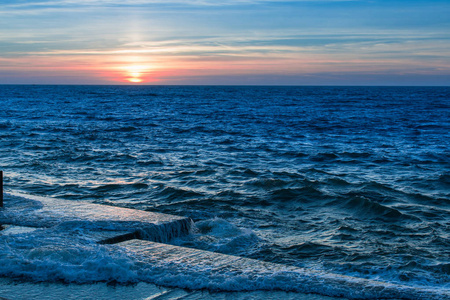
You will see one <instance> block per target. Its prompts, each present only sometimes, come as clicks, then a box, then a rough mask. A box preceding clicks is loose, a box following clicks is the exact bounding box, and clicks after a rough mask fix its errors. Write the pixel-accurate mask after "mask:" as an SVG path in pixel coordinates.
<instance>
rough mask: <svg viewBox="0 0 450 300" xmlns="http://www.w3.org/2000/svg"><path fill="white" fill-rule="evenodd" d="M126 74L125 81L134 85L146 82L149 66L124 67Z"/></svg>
mask: <svg viewBox="0 0 450 300" xmlns="http://www.w3.org/2000/svg"><path fill="white" fill-rule="evenodd" d="M124 70H125V72H126V76H125V80H126V81H128V82H132V83H140V82H144V81H146V80H145V77H146V75H147V74H148V70H149V66H147V65H130V66H126V67H124Z"/></svg>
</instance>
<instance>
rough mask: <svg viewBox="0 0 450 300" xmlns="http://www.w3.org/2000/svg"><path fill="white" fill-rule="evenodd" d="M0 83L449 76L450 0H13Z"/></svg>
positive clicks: (3, 22) (392, 80)
mask: <svg viewBox="0 0 450 300" xmlns="http://www.w3.org/2000/svg"><path fill="white" fill-rule="evenodd" d="M0 28H1V30H0V84H2V83H3V84H5V83H6V84H8V83H18V84H22V83H36V84H258V85H259V84H261V85H270V84H274V85H450V54H449V53H450V51H449V50H448V49H450V30H449V29H450V1H439V0H436V1H433V0H430V1H422V0H417V1H414V0H413V1H396V0H394V1H356V0H355V1H351V0H347V1H344V0H342V1H341V0H334V1H332V0H315V1H314V0H310V1H306V0H305V1H263V0H254V1H247V0H241V1H238V0H232V1H225V0H222V1H221V0H218V1H212V0H203V1H202V0H198V1H183V0H168V1H162V0H136V1H131V0H121V1H118V0H95V1H94V0H78V1H77V0H55V1H45V0H41V1H39V0H33V1H12V0H6V1H5V0H3V1H2V4H0Z"/></svg>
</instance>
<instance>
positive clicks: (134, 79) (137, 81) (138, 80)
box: [128, 77, 142, 83]
mask: <svg viewBox="0 0 450 300" xmlns="http://www.w3.org/2000/svg"><path fill="white" fill-rule="evenodd" d="M128 81H129V82H134V83H139V82H142V79H140V78H135V77H133V78H128Z"/></svg>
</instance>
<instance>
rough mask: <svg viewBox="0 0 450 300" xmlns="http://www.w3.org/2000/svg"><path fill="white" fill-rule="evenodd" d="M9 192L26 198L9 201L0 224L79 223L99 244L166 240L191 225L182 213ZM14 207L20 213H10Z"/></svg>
mask: <svg viewBox="0 0 450 300" xmlns="http://www.w3.org/2000/svg"><path fill="white" fill-rule="evenodd" d="M10 195H11V196H12V198H14V197H16V198H22V199H26V201H25V202H20V201H11V202H10V203H8V207H7V208H6V209H4V211H3V216H4V217H3V219H2V218H0V224H1V223H3V224H10V225H17V226H28V227H38V228H42V227H46V228H50V227H54V226H59V227H67V228H68V229H73V228H76V227H79V228H83V229H84V230H85V231H90V233H91V234H92V236H95V237H96V238H97V240H98V242H99V243H102V244H111V243H117V242H121V241H124V240H128V239H132V238H139V239H146V240H150V241H155V242H166V241H168V240H170V239H172V238H174V237H178V236H182V235H186V234H188V233H189V231H190V229H191V225H192V220H191V219H190V218H187V217H181V216H174V215H167V214H162V213H155V212H148V211H141V210H136V209H128V208H121V207H114V206H108V205H100V204H92V203H86V202H81V201H68V200H61V199H54V198H48V197H38V196H31V195H25V194H20V193H11V194H10ZM29 200H31V201H34V202H30V201H29ZM17 210H20V214H17V213H9V212H17Z"/></svg>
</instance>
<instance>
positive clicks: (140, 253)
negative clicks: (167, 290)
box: [118, 240, 450, 300]
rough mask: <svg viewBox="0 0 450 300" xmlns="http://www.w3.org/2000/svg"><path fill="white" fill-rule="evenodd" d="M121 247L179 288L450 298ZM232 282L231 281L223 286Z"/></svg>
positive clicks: (239, 260) (221, 258)
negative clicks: (165, 275) (175, 283)
mask: <svg viewBox="0 0 450 300" xmlns="http://www.w3.org/2000/svg"><path fill="white" fill-rule="evenodd" d="M118 245H120V246H122V247H124V248H126V250H127V251H128V252H131V253H133V256H134V257H135V258H138V260H139V263H141V264H146V265H148V266H149V267H148V269H147V270H146V274H147V276H149V277H151V278H152V279H153V280H155V282H156V283H157V284H162V285H166V286H171V284H173V283H172V282H171V281H170V280H171V279H170V278H163V279H161V280H160V281H158V280H159V279H158V274H160V273H162V272H164V273H166V274H167V273H168V274H171V278H176V279H177V282H178V283H177V286H180V282H181V284H184V286H182V287H185V288H197V289H200V288H204V289H208V290H216V289H218V290H221V289H223V288H225V289H227V290H233V289H236V290H240V289H244V290H245V289H247V290H271V289H274V288H275V289H282V290H285V291H294V292H299V293H302V292H309V293H316V294H321V295H325V296H335V297H342V296H345V297H347V298H351V299H380V298H382V299H427V300H429V299H450V292H449V291H445V290H436V289H431V288H430V289H427V288H423V289H421V288H415V287H409V286H402V285H396V284H390V283H386V282H380V281H374V280H368V279H362V278H355V277H350V276H344V275H338V274H332V273H326V272H320V271H315V270H311V269H304V268H298V267H294V266H287V265H281V264H275V263H270V262H264V261H258V260H254V259H249V258H243V257H237V256H232V255H225V254H220V253H214V252H208V251H203V250H198V249H192V248H185V247H178V246H173V245H166V244H159V243H154V242H148V241H142V240H130V241H126V242H122V243H119V244H118ZM231 278H234V279H235V281H231V280H230V279H231ZM184 280H185V281H184ZM227 281H230V282H229V283H228V284H226V285H224V283H225V282H227Z"/></svg>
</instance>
